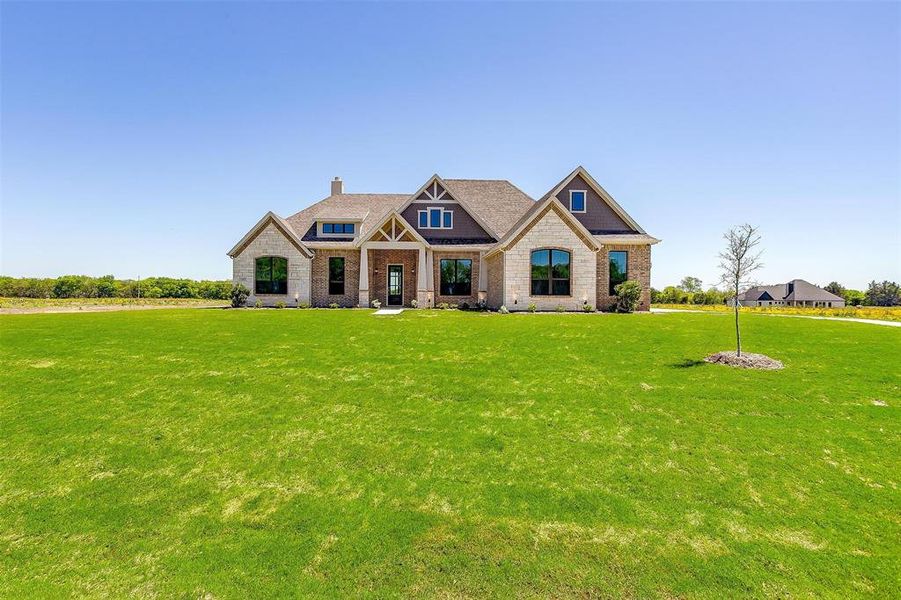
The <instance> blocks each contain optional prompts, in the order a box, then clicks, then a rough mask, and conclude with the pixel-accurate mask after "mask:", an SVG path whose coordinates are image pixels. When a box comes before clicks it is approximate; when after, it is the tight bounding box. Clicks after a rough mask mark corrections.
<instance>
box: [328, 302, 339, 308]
mask: <svg viewBox="0 0 901 600" xmlns="http://www.w3.org/2000/svg"><path fill="white" fill-rule="evenodd" d="M328 307H329V308H341V307H340V306H338V303H337V302H332V303H331V304H329V305H328Z"/></svg>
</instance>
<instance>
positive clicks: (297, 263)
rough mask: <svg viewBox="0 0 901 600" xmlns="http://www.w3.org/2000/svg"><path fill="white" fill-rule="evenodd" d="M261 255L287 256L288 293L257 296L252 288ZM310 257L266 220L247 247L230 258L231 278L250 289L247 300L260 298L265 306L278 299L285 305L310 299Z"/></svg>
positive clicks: (252, 301) (254, 301) (272, 304)
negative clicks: (267, 223)
mask: <svg viewBox="0 0 901 600" xmlns="http://www.w3.org/2000/svg"><path fill="white" fill-rule="evenodd" d="M261 256H281V257H283V258H287V259H288V293H287V294H262V295H260V296H257V295H256V294H255V293H254V292H255V290H254V284H255V278H256V259H257V258H259V257H261ZM311 262H312V261H311V260H310V259H309V258H307V257H306V256H305V255H304V254H301V252H300V250H298V249H297V248H295V247H294V245H293V244H292V243H291V242H290V241H289V240H288V238H286V237H285V236H284V235H283V234H282V232H281V231H279V230H278V228H276V227H275V225H273V224H272V223H269V225H267V226H266V227H265V228H263V230H262V231H260V233H259V234H257V236H256V237H255V238H254V239H253V240H252V241H251V242H250V244H248V245H247V247H246V248H244V250H243V251H242V252H241V254H239V255H238V256H236V257H235V258H233V259H232V281H233V282H234V283H240V284H243V285H244V286H245V287H247V289H248V290H250V297H249V298H248V299H247V301H248V304H251V305H253V304H255V303H256V301H257V300H258V299H259V300H262V301H263V304H264V305H266V306H274V305H275V304H276V303H277V302H284V303H285V304H287V305H288V306H296V305H297V304H296V303H295V300H294V299H295V296H296V297H297V302H309V301H310V266H311Z"/></svg>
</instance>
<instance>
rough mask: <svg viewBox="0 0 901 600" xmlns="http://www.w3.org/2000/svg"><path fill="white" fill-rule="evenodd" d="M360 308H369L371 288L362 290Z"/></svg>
mask: <svg viewBox="0 0 901 600" xmlns="http://www.w3.org/2000/svg"><path fill="white" fill-rule="evenodd" d="M360 308H369V290H360Z"/></svg>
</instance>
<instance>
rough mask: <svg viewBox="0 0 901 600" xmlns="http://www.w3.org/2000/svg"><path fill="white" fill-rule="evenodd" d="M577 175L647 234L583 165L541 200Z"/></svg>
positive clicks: (551, 194) (633, 225)
mask: <svg viewBox="0 0 901 600" xmlns="http://www.w3.org/2000/svg"><path fill="white" fill-rule="evenodd" d="M577 176H581V177H582V179H583V180H585V183H587V184H588V185H589V187H591V188H592V189H593V190H594V191H595V193H597V195H598V196H600V197H601V200H603V201H604V202H605V203H606V204H607V205H608V206H609V207H610V208H611V209H612V210H613V212H615V213H616V214H617V215H619V217H620V218H621V219H622V220H623V221H625V222H626V223H627V224H628V225H629V226H630V227H631V228H632V229H634V230H635V231H637V232H638V233H643V234H647V232H646V231H645V230H644V229H642V228H641V225H639V224H638V223H637V222H636V221H635V219H633V218H632V217H630V216H629V213H627V212H626V211H625V209H623V207H622V206H620V205H619V204H618V203H617V202H616V200H614V199H613V196H611V195H610V194H608V193H607V190H605V189H604V188H602V187H601V184H599V183H598V182H597V181H595V180H594V177H592V176H591V174H590V173H589V172H588V171H586V170H585V167H583V166H582V165H579V166H578V167H576V168H575V169H574V170H573V172H572V173H570V174H569V175H567V176H566V177H564V178H563V179H562V180H560V183H558V184H557V185H555V186H554V187H552V188H551V190H550V191H549V192H548V193H547V194H545V195H544V196H542V197H541V200H545V199H546V198H549V197H551V196H556V195H557V194H559V193H560V190H562V189H563V188H564V187H566V184H567V183H569V182H570V181H572V180H573V179H575V178H576V177H577ZM558 199H559V198H558ZM658 241H659V240H658Z"/></svg>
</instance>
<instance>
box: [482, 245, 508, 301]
mask: <svg viewBox="0 0 901 600" xmlns="http://www.w3.org/2000/svg"><path fill="white" fill-rule="evenodd" d="M485 268H486V269H488V308H490V309H491V310H497V309H499V308H500V307H501V306H502V305H503V304H504V253H503V252H498V253H497V254H495V255H494V256H492V257H490V258H488V259H487V260H486V261H485Z"/></svg>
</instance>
